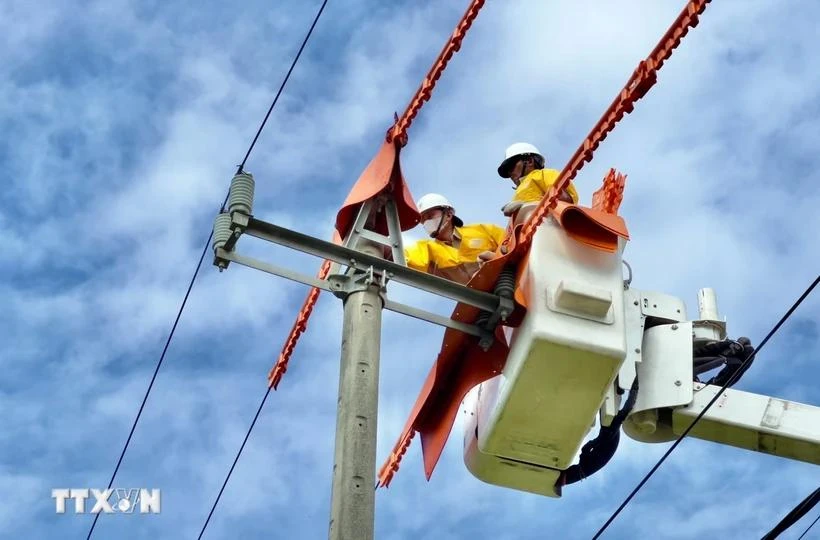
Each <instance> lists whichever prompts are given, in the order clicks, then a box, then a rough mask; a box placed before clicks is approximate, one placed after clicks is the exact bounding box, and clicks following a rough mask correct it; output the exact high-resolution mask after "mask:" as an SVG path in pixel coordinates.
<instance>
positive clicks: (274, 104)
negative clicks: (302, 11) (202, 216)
mask: <svg viewBox="0 0 820 540" xmlns="http://www.w3.org/2000/svg"><path fill="white" fill-rule="evenodd" d="M326 5H327V0H324V2H322V5H321V7H319V11H318V13H316V17H314V18H313V24H311V25H310V29H309V30H308V32H307V34H306V35H305V39H304V40H303V41H302V46H301V47H299V52H297V53H296V56H295V57H294V58H293V62H291V64H290V69H289V70H288V73H287V75H285V78H284V79H283V80H282V84H281V85H280V86H279V91H278V92H276V97H274V98H273V102H272V103H271V104H270V108H269V109H268V112H267V114H266V115H265V118H264V120H262V124H261V125H260V126H259V130H258V131H257V132H256V136H254V138H253V142H251V145H250V147H249V148H248V151H247V153H246V154H245V158H244V159H243V160H242V164H241V165H239V170H238V172H242V169H243V168H244V167H245V162H246V161H247V160H248V156H250V155H251V151H252V150H253V147H254V146H256V141H257V140H258V139H259V135H260V134H261V133H262V128H264V127H265V124H266V123H267V122H268V117H269V116H270V113H271V112H273V108H274V107H275V106H276V102H277V101H279V96H280V95H282V90H283V89H284V88H285V84H287V82H288V79H290V74H291V73H293V68H295V67H296V62H298V61H299V57H300V56H302V51H304V50H305V45H307V42H308V39H310V35H311V34H312V33H313V29H314V28H316V23H317V22H319V17H321V16H322V11H324V10H325V6H326ZM223 206H224V204H223Z"/></svg>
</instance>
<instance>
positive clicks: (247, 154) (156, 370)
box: [86, 0, 328, 540]
mask: <svg viewBox="0 0 820 540" xmlns="http://www.w3.org/2000/svg"><path fill="white" fill-rule="evenodd" d="M327 2H328V0H324V1H323V2H322V5H321V7H320V8H319V12H318V13H317V14H316V17H315V18H314V19H313V24H311V26H310V30H308V33H307V35H306V36H305V39H304V40H303V41H302V45H301V46H300V47H299V51H298V52H297V53H296V56H295V57H294V59H293V62H291V65H290V69H288V72H287V74H286V75H285V78H284V79H283V80H282V84H281V85H280V86H279V90H278V91H277V92H276V96H275V97H274V98H273V102H272V103H271V105H270V107H269V108H268V112H267V113H266V114H265V118H264V119H263V120H262V123H261V124H260V125H259V129H258V130H257V131H256V135H255V136H254V138H253V141H252V142H251V144H250V146H249V147H248V151H247V152H245V157H244V158H243V159H242V163H241V164H240V165H239V167H238V169H237V173H240V172H242V170H243V168H244V167H245V164H246V163H247V161H248V157H250V155H251V152H252V151H253V148H254V146H256V141H257V140H259V135H260V134H261V133H262V130H263V129H264V127H265V124H266V123H267V122H268V118H269V117H270V115H271V112H273V108H274V107H275V106H276V103H277V102H278V101H279V96H281V95H282V91H283V90H284V88H285V84H287V82H288V79H290V75H291V73H293V68H294V67H296V63H297V62H298V61H299V58H300V57H301V56H302V51H304V49H305V45H307V42H308V39H309V38H310V35H311V34H312V33H313V29H314V28H315V27H316V23H317V22H318V21H319V17H320V16H321V15H322V11H324V9H325V6H326V5H327ZM229 195H230V191H228V193H227V194H226V195H225V200H223V201H222V205H221V206H220V209H219V213H222V212H223V211H224V210H225V205H226V204H227V203H228V197H229ZM213 234H214V231H213V229H211V232H210V234H208V240H206V241H205V246H204V247H203V248H202V254H201V255H200V256H199V262H198V263H197V265H196V269H195V270H194V274H193V276H191V281H190V282H189V283H188V289H187V290H186V291H185V297H184V298H183V299H182V304H181V305H180V306H179V311H178V312H177V316H176V319H174V324H173V326H172V327H171V332H170V333H169V334H168V339H167V340H166V342H165V347H164V348H163V349H162V354H161V355H160V357H159V361H158V362H157V366H156V368H154V373H153V375H152V376H151V382H150V383H149V384H148V389H147V390H146V391H145V396H143V398H142V403H141V404H140V408H139V410H138V411H137V416H136V418H134V423H133V425H132V426H131V431H130V432H129V433H128V438H127V439H126V441H125V446H123V449H122V452H121V453H120V457H119V459H118V460H117V465H116V467H114V473H113V474H112V475H111V480H109V481H108V489H111V486H112V485H113V484H114V478H116V476H117V472H118V471H119V470H120V465H121V464H122V460H123V458H124V457H125V452H126V450H128V445H129V444H130V443H131V437H132V436H133V435H134V430H135V429H136V428H137V423H138V422H139V419H140V416H142V411H143V409H144V408H145V403H146V402H147V401H148V395H149V394H150V393H151V389H152V388H153V387H154V381H155V380H156V378H157V373H159V368H160V367H161V366H162V362H163V361H164V360H165V354H166V353H167V352H168V347H169V346H170V345H171V340H172V339H173V337H174V332H176V329H177V325H178V324H179V319H180V318H181V317H182V312H183V310H184V309H185V305H186V303H187V302H188V297H189V296H190V294H191V289H193V287H194V282H195V281H196V277H197V275H198V274H199V270H200V268H201V267H202V261H203V260H205V254H206V253H208V246H210V244H211V239H212V238H213ZM268 391H270V389H268ZM267 397H268V396H267V394H265V399H263V400H262V405H264V403H265V400H266V399H267ZM262 405H260V409H259V410H260V411H261V407H262ZM256 416H257V417H258V416H259V411H257V413H256ZM254 423H256V417H254V420H253V423H252V424H251V429H253V424H254ZM248 435H250V430H249V431H248ZM247 439H248V437H247V436H246V437H245V441H247ZM244 446H245V443H244V442H243V443H242V447H244ZM239 452H240V453H241V452H242V448H240V450H239ZM237 459H239V455H238V454H237ZM234 465H236V460H234ZM232 471H233V466H232V467H231V472H232ZM230 474H231V473H230V472H229V473H228V477H230ZM225 482H226V483H227V478H226V479H225ZM222 487H223V489H224V487H225V486H224V485H223V486H222ZM219 494H220V495H221V494H222V491H221V490H220V492H219ZM217 501H219V497H217ZM215 507H216V502H215V503H214V508H215ZM211 512H212V513H213V509H211ZM99 517H100V514H99V513H97V514H95V515H94V521H92V522H91V528H90V529H89V530H88V536H87V537H86V540H89V539H90V538H91V534H92V533H93V532H94V527H96V525H97V520H98V519H99ZM208 519H210V515H209V516H208ZM205 525H206V526H207V521H206V523H205ZM202 530H203V532H204V531H205V528H204V527H203V529H202ZM200 536H202V535H201V533H200Z"/></svg>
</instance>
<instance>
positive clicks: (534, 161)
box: [498, 142, 578, 216]
mask: <svg viewBox="0 0 820 540" xmlns="http://www.w3.org/2000/svg"><path fill="white" fill-rule="evenodd" d="M545 164H546V160H545V159H544V155H543V154H542V153H541V152H540V151H539V150H538V148H536V147H535V146H533V145H532V144H530V143H524V142H522V143H515V144H512V145H510V146H509V147H507V151H506V152H505V153H504V161H502V162H501V165H499V166H498V175H499V176H501V178H509V179H510V180H512V181H513V184H515V188H514V189H515V194H514V195H513V198H512V200H511V201H510V202H509V203H507V204H505V205H504V206H503V207H502V208H501V211H502V212H504V215H505V216H512V215H514V214H515V213H516V212H518V211H519V210H520V209H521V208H522V207H523V206H530V205H532V206H533V207H534V205H536V204H537V203H538V202H539V201H540V200H541V199H542V198H543V197H544V195H546V194H547V192H548V191H549V189H550V187H552V185H553V184H554V183H555V181H556V180H557V179H558V175H559V174H560V173H559V171H556V170H555V169H545V168H544V166H545ZM559 198H560V199H561V200H563V201H565V202H568V203H578V192H577V191H576V190H575V186H573V185H572V182H570V183H569V186H568V187H567V189H565V190H564V191H562V192H561V194H560V196H559Z"/></svg>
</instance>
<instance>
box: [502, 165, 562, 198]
mask: <svg viewBox="0 0 820 540" xmlns="http://www.w3.org/2000/svg"><path fill="white" fill-rule="evenodd" d="M559 174H561V173H560V172H559V171H556V170H555V169H536V170H534V171H530V173H529V174H528V175H527V176H525V177H524V178H522V179H521V182H520V183H519V184H518V186H517V187H516V188H515V195H513V198H512V201H513V202H522V203H525V204H526V203H533V202H538V201H540V200H541V199H542V198H543V197H544V195H546V194H547V192H548V191H549V189H550V187H552V185H553V184H554V183H555V181H556V180H557V179H558V175H559ZM567 191H568V192H569V195H570V197H572V202H573V203H574V204H578V192H577V191H576V190H575V186H574V185H572V182H570V183H569V187H568V188H567Z"/></svg>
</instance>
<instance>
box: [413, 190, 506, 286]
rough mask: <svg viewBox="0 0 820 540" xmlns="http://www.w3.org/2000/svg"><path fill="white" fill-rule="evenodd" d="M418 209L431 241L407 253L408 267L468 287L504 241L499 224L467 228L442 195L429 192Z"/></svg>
mask: <svg viewBox="0 0 820 540" xmlns="http://www.w3.org/2000/svg"><path fill="white" fill-rule="evenodd" d="M416 206H417V208H418V210H419V213H420V214H421V220H422V224H423V225H424V229H425V230H426V231H427V234H428V235H430V238H431V240H419V241H418V242H416V243H414V244H413V245H411V246H409V247H407V248H406V249H405V250H404V258H405V260H406V262H407V266H408V267H410V268H413V269H415V270H420V271H422V272H427V273H429V274H433V275H437V276H439V277H443V278H446V279H449V280H451V281H456V282H458V283H461V284H462V285H463V284H466V283H467V282H468V281H470V278H472V277H473V274H475V273H476V272H477V271H478V269H479V268H480V267H481V264H483V262H484V261H487V260H490V259H492V258H493V255H494V253H495V250H496V249H498V246H499V245H501V242H503V240H504V235H505V231H504V229H502V228H501V227H499V226H498V225H493V224H473V225H465V224H464V222H463V221H461V219H460V218H459V217H458V216H456V213H455V208H453V205H452V204H450V201H448V200H447V198H446V197H444V196H443V195H439V194H438V193H428V194H427V195H425V196H424V197H422V198H421V199H419V201H418V203H416Z"/></svg>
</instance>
